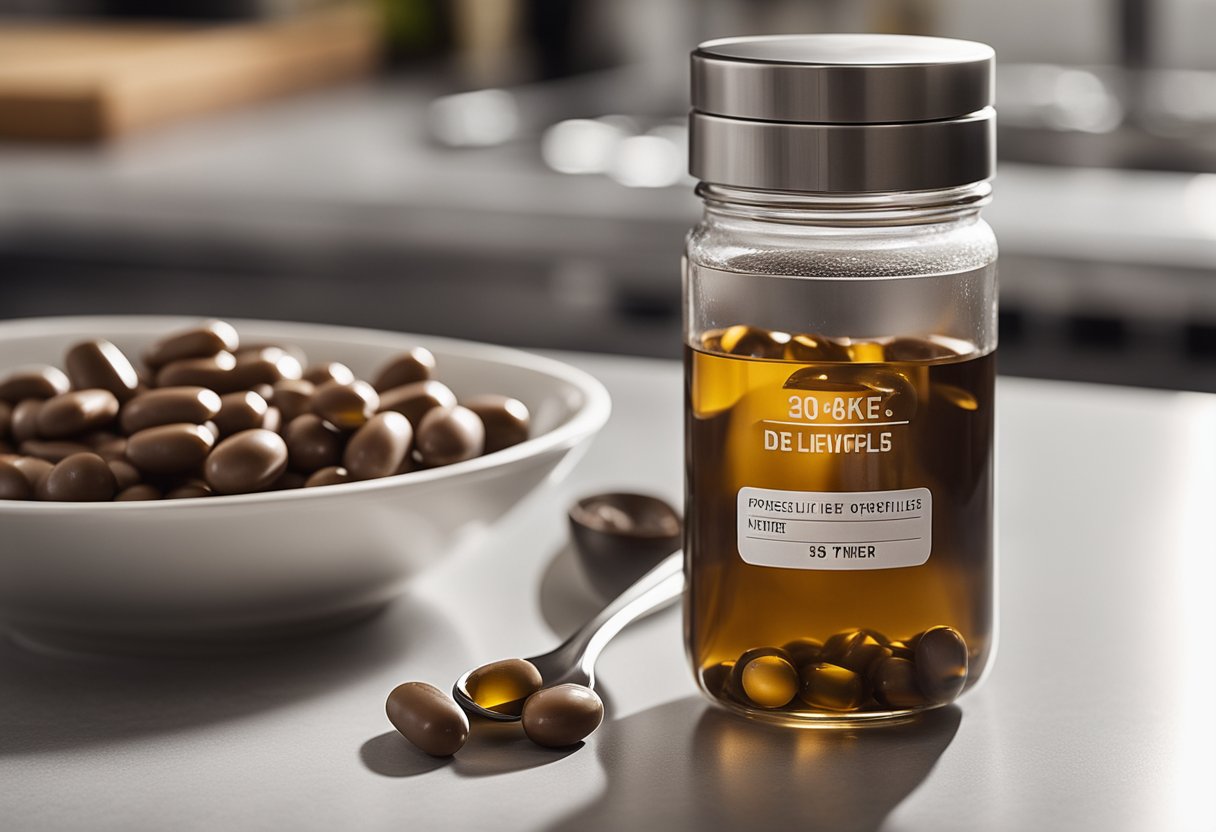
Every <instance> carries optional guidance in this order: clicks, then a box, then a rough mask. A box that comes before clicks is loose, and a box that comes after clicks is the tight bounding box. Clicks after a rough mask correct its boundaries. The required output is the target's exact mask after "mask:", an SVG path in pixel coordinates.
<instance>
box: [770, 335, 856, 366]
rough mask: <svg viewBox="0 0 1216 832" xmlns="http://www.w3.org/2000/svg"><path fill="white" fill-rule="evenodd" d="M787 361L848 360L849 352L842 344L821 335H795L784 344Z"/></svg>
mask: <svg viewBox="0 0 1216 832" xmlns="http://www.w3.org/2000/svg"><path fill="white" fill-rule="evenodd" d="M785 358H786V359H787V360H789V361H805V362H811V361H814V362H820V361H848V360H849V352H848V350H846V349H845V348H844V347H843V346H841V345H840V344H838V343H836V342H835V341H833V340H831V339H830V338H824V337H823V336H821V335H795V336H793V337H792V338H790V340H789V343H788V344H786V345H785Z"/></svg>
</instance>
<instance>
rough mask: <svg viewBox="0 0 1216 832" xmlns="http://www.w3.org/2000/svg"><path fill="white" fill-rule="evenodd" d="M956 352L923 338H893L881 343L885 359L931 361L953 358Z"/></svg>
mask: <svg viewBox="0 0 1216 832" xmlns="http://www.w3.org/2000/svg"><path fill="white" fill-rule="evenodd" d="M956 355H958V353H957V352H955V351H954V350H952V349H950V348H949V347H947V346H946V345H945V344H939V343H938V342H936V341H929V340H927V339H924V338H895V339H894V340H892V341H890V342H889V343H887V344H884V345H883V358H884V360H886V361H916V362H922V361H933V360H936V359H942V358H953V357H954V356H956Z"/></svg>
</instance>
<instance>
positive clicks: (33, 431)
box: [9, 399, 43, 444]
mask: <svg viewBox="0 0 1216 832" xmlns="http://www.w3.org/2000/svg"><path fill="white" fill-rule="evenodd" d="M42 402H43V399H25V400H23V401H20V402H18V403H17V406H16V407H14V408H13V421H12V424H11V425H10V426H9V432H10V434H11V435H12V437H13V441H14V442H16V443H18V444H20V443H22V442H27V441H29V440H30V439H37V438H38V411H40V410H42Z"/></svg>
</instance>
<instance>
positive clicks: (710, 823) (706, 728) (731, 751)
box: [550, 697, 962, 832]
mask: <svg viewBox="0 0 1216 832" xmlns="http://www.w3.org/2000/svg"><path fill="white" fill-rule="evenodd" d="M961 718H962V712H961V711H960V710H959V709H958V708H957V707H955V706H950V707H947V708H943V709H940V710H936V711H931V712H929V713H927V714H925V715H924V716H923V717H921V718H920V719H919V720H917V721H914V722H909V723H906V724H902V725H889V726H883V727H869V728H857V729H822V730H816V729H805V730H791V729H788V728H781V727H777V726H772V725H765V724H762V723H757V722H749V721H747V720H744V719H740V718H739V717H737V716H732V715H731V714H728V713H726V712H724V711H720V710H717V709H715V708H713V707H711V706H709V705H707V704H706V703H705V701H704V700H703V699H700V698H697V697H688V698H685V699H679V700H677V701H675V702H668V703H666V704H664V705H659V706H657V707H654V708H650V709H649V710H646V711H643V712H641V713H638V714H635V715H633V716H630V717H626V718H625V719H622V720H618V721H614V722H610V723H605V724H604V726H603V728H601V729H600V734H599V735H598V736H597V738H596V739H597V745H596V749H597V752H598V756H599V761H600V764H601V765H602V766H603V769H604V772H605V774H606V776H607V779H608V785H607V787H606V788H605V790H604V792H603V793H602V794H601V795H600V797H599V798H598V799H597V800H596V801H595V802H594V803H592V804H590V805H588V806H586V807H584V808H583V809H581V810H580V811H578V812H577V813H575V814H573V815H571V816H569V817H567V818H564V819H563V820H561V821H560V822H559V823H557V824H556V825H554V826H552V827H550V832H561V831H563V830H569V831H570V832H594V831H595V830H620V829H663V830H665V831H666V832H672V831H673V830H683V829H688V830H697V832H713V830H736V829H778V828H780V829H799V830H803V832H815V830H832V832H863V831H865V830H876V829H878V828H879V827H881V826H882V824H883V822H884V820H885V819H886V817H887V816H888V815H889V814H890V813H891V811H892V810H893V809H895V807H896V806H898V805H899V804H900V803H901V802H902V801H903V800H904V798H906V797H907V796H908V795H909V794H911V792H912V791H913V790H914V789H915V788H916V787H917V786H918V785H920V783H921V782H923V781H924V780H925V778H926V777H928V775H929V772H930V771H931V770H932V769H933V766H934V765H935V764H936V763H937V760H938V758H940V757H941V755H942V753H943V752H944V751H945V750H946V747H947V746H949V745H950V742H951V741H952V740H953V739H954V735H955V734H956V733H957V731H958V726H959V722H960V720H961Z"/></svg>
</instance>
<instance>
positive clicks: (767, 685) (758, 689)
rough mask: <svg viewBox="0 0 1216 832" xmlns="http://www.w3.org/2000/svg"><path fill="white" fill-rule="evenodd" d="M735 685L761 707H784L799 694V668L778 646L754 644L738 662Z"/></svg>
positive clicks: (736, 688) (735, 667) (733, 675)
mask: <svg viewBox="0 0 1216 832" xmlns="http://www.w3.org/2000/svg"><path fill="white" fill-rule="evenodd" d="M731 675H732V677H733V678H732V682H731V684H732V688H733V689H734V690H737V691H742V692H743V695H744V696H745V697H746V701H748V702H751V703H752V704H754V705H757V706H758V707H761V708H781V707H784V706H785V705H788V704H789V703H790V701H791V700H792V699H793V698H794V697H795V696H797V695H798V671H797V670H795V669H794V664H793V661H792V660H791V659H790V657H789V655H788V654H786V652H785V651H784V650H782V649H780V648H778V647H754V648H752V649H751V650H748V651H747V652H745V653H744V654H743V655H742V656H740V657H739V660H738V661H736V662H735V666H734V668H733V670H732V671H731Z"/></svg>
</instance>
